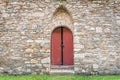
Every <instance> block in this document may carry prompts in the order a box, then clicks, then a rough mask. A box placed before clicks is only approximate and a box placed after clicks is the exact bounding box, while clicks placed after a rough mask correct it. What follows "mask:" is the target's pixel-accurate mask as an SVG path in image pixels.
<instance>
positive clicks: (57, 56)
mask: <svg viewBox="0 0 120 80" xmlns="http://www.w3.org/2000/svg"><path fill="white" fill-rule="evenodd" d="M51 40H52V41H51V64H52V65H72V64H73V36H72V32H71V31H70V30H69V29H67V28H64V27H60V28H57V29H55V30H54V31H53V33H52V39H51Z"/></svg>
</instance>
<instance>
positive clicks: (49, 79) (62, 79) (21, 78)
mask: <svg viewBox="0 0 120 80" xmlns="http://www.w3.org/2000/svg"><path fill="white" fill-rule="evenodd" d="M0 80H120V75H106V76H98V75H97V76H96V75H95V76H81V75H16V76H15V75H0Z"/></svg>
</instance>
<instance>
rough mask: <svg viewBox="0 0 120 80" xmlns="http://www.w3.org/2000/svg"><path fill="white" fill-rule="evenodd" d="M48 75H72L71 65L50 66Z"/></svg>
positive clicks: (72, 68) (72, 67)
mask: <svg viewBox="0 0 120 80" xmlns="http://www.w3.org/2000/svg"><path fill="white" fill-rule="evenodd" d="M49 73H50V74H74V73H75V72H74V66H73V65H51V66H50V72H49Z"/></svg>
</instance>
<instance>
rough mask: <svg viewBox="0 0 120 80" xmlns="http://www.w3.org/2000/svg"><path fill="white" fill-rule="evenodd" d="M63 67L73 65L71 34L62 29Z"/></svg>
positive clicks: (67, 30)
mask: <svg viewBox="0 0 120 80" xmlns="http://www.w3.org/2000/svg"><path fill="white" fill-rule="evenodd" d="M63 44H64V48H63V65H73V38H72V32H71V31H70V30H69V29H67V28H64V30H63Z"/></svg>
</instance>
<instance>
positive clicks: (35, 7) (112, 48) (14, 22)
mask: <svg viewBox="0 0 120 80" xmlns="http://www.w3.org/2000/svg"><path fill="white" fill-rule="evenodd" d="M61 5H62V6H64V8H65V9H67V11H68V12H62V13H61V14H59V15H54V14H55V13H56V11H57V9H59V7H60V6H61ZM58 11H59V10H58ZM64 13H65V14H64ZM56 14H57V13H56ZM60 15H61V16H60ZM59 17H60V18H59ZM59 26H66V27H68V28H69V29H71V31H72V32H73V40H74V71H75V73H80V74H120V1H119V0H99V1H98V0H65V1H59V0H0V73H8V74H29V73H32V74H36V73H37V74H40V73H49V70H50V61H51V60H50V52H51V51H50V46H51V43H50V42H51V41H50V40H51V33H52V31H53V30H54V29H55V28H56V27H59Z"/></svg>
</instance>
